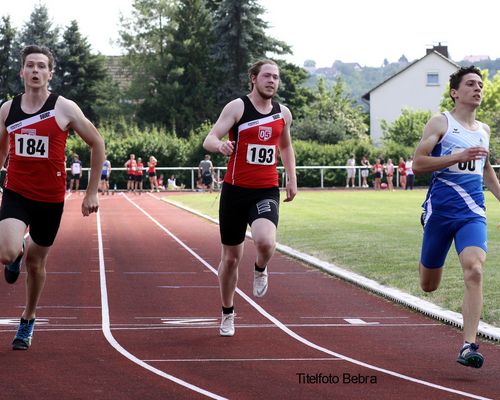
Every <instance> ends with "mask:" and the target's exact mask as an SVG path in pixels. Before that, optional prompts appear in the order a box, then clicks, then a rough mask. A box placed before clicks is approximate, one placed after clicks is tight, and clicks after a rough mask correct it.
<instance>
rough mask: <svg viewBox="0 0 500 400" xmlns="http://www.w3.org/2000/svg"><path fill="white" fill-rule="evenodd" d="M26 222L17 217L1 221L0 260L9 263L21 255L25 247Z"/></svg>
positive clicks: (4, 263)
mask: <svg viewBox="0 0 500 400" xmlns="http://www.w3.org/2000/svg"><path fill="white" fill-rule="evenodd" d="M25 232H26V224H25V223H24V222H23V221H21V220H18V219H15V218H6V219H4V220H2V221H0V262H1V263H2V264H3V265H8V264H11V263H12V262H14V260H15V259H16V258H17V257H18V256H19V254H20V253H21V251H22V247H23V238H24V234H25Z"/></svg>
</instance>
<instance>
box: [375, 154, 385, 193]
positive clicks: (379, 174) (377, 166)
mask: <svg viewBox="0 0 500 400" xmlns="http://www.w3.org/2000/svg"><path fill="white" fill-rule="evenodd" d="M372 169H373V173H374V176H375V180H374V185H373V187H374V188H375V190H380V183H381V181H382V173H383V171H384V166H383V165H382V163H381V162H380V158H377V159H376V160H375V165H374V166H373V167H372Z"/></svg>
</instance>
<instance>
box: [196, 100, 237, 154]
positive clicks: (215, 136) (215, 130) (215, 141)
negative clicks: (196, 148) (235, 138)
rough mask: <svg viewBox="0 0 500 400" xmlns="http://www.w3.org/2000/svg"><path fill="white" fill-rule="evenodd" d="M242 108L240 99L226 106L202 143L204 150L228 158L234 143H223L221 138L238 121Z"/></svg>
mask: <svg viewBox="0 0 500 400" xmlns="http://www.w3.org/2000/svg"><path fill="white" fill-rule="evenodd" d="M243 108H244V105H243V100H241V99H235V100H233V101H231V102H229V103H228V104H226V106H225V107H224V108H223V109H222V112H221V114H220V116H219V119H217V122H216V123H215V124H214V126H213V127H212V129H211V130H210V132H209V133H208V135H207V137H206V138H205V141H204V142H203V147H204V148H205V150H207V151H210V152H211V153H222V154H224V155H225V156H229V155H231V154H232V153H233V150H234V142H231V141H228V140H227V141H223V140H222V138H223V137H224V136H226V135H227V134H228V133H229V130H230V129H231V128H232V127H233V125H234V124H235V123H236V122H238V121H239V120H240V118H241V116H242V115H243Z"/></svg>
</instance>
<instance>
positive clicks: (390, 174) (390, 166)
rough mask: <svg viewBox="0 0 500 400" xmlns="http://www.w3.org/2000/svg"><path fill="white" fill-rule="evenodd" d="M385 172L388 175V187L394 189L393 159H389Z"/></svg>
mask: <svg viewBox="0 0 500 400" xmlns="http://www.w3.org/2000/svg"><path fill="white" fill-rule="evenodd" d="M384 169H385V173H386V175H387V188H388V189H389V190H390V191H393V190H394V182H393V176H394V164H393V163H392V159H390V158H389V159H388V160H387V163H386V164H385V166H384Z"/></svg>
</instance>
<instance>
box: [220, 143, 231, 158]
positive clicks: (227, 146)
mask: <svg viewBox="0 0 500 400" xmlns="http://www.w3.org/2000/svg"><path fill="white" fill-rule="evenodd" d="M233 151H234V142H232V141H230V140H228V141H225V142H221V143H220V145H219V153H221V154H224V155H225V156H230V155H231V154H233Z"/></svg>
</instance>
